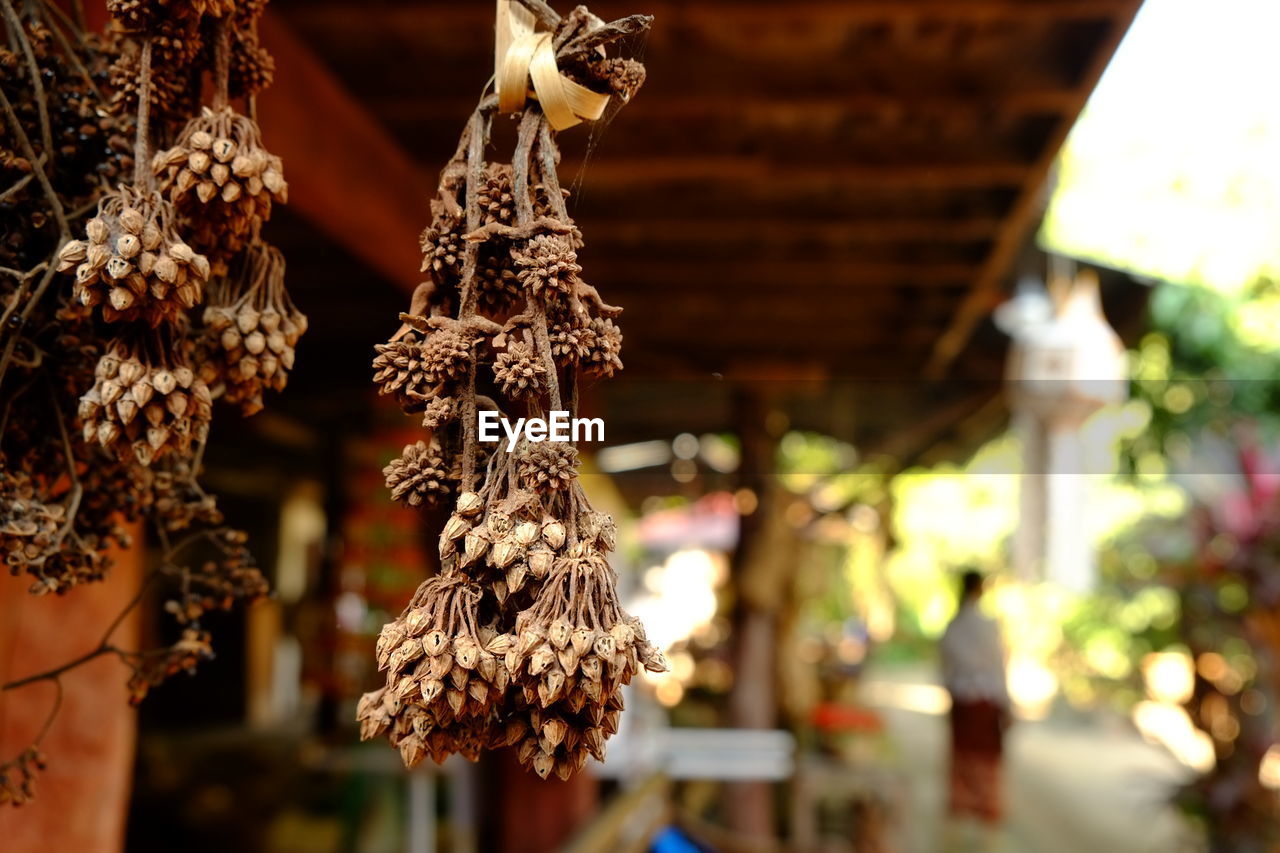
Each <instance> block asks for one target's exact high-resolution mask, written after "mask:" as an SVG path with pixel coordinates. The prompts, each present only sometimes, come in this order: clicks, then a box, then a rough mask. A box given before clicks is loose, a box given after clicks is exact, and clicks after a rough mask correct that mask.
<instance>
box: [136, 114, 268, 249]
mask: <svg viewBox="0 0 1280 853" xmlns="http://www.w3.org/2000/svg"><path fill="white" fill-rule="evenodd" d="M151 166H152V170H153V171H154V172H155V175H156V178H157V179H158V181H159V184H160V189H161V191H162V192H163V193H164V194H165V195H166V196H167V197H168V198H169V200H170V201H172V202H173V203H174V205H175V206H176V207H177V208H178V210H179V211H180V212H182V213H183V214H185V215H187V216H189V217H190V218H191V220H192V222H193V224H194V226H195V231H194V232H193V234H192V242H194V243H195V245H196V246H197V247H199V248H201V249H203V250H205V251H208V252H209V253H210V254H214V255H217V256H219V257H225V256H226V255H228V254H231V253H234V252H237V251H239V250H240V249H241V248H243V247H244V245H245V242H246V241H247V240H248V238H249V237H250V235H251V234H252V233H253V232H254V229H255V227H256V226H258V225H260V224H261V223H263V222H265V221H266V220H268V219H270V218H271V205H272V202H273V201H278V202H280V203H281V204H283V203H284V202H285V201H286V200H287V199H288V195H289V185H288V183H286V182H285V179H284V169H283V166H282V165H281V162H280V158H279V157H277V156H275V155H274V154H271V153H270V152H268V151H267V150H266V149H265V148H263V147H262V138H261V134H260V132H259V130H258V126H257V124H255V123H254V121H253V120H252V119H250V118H248V117H246V116H242V115H240V114H238V113H236V112H235V111H233V110H232V109H231V108H230V107H226V108H223V109H221V110H218V111H216V112H215V111H213V110H211V109H209V108H208V107H205V108H204V110H203V112H202V114H201V115H200V117H199V118H195V119H192V120H191V121H190V122H189V123H188V124H187V126H186V127H185V128H183V131H182V133H181V135H179V136H178V140H177V142H176V144H175V145H174V146H173V147H172V148H169V149H167V150H165V151H159V152H157V153H156V155H155V157H154V158H153V160H152V163H151Z"/></svg>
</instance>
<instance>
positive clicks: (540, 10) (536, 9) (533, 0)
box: [516, 0, 560, 30]
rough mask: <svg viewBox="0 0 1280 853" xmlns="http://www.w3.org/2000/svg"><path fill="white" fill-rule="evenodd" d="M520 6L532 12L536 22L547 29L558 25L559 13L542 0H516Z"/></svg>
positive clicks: (552, 28)
mask: <svg viewBox="0 0 1280 853" xmlns="http://www.w3.org/2000/svg"><path fill="white" fill-rule="evenodd" d="M516 2H517V3H519V4H520V5H521V6H523V7H525V8H526V9H528V10H529V11H530V12H532V13H533V16H534V17H535V18H537V19H538V23H539V24H541V25H542V26H543V27H545V28H546V29H548V30H554V29H555V28H556V27H558V26H560V13H559V12H557V11H556V10H555V9H552V8H551V7H550V6H548V5H547V4H546V3H544V2H543V0H516Z"/></svg>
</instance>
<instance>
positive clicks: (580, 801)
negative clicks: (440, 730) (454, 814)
mask: <svg viewBox="0 0 1280 853" xmlns="http://www.w3.org/2000/svg"><path fill="white" fill-rule="evenodd" d="M483 769H484V771H485V776H486V778H485V780H484V782H485V784H484V790H485V799H486V801H487V802H489V803H492V804H494V809H493V811H494V812H496V814H490V815H486V816H484V817H482V819H481V820H482V824H481V826H480V842H481V846H480V849H482V850H492V851H494V853H547V851H551V850H559V849H560V848H561V847H562V846H563V845H564V844H565V842H566V841H568V840H569V839H570V838H571V837H572V836H573V835H574V834H575V833H576V832H578V831H579V830H580V829H581V828H582V827H583V826H584V825H585V824H586V822H587V821H588V820H590V819H591V816H592V815H594V814H595V811H596V807H597V806H598V805H599V802H600V792H599V788H600V786H599V783H598V782H597V781H596V779H595V778H594V777H593V776H592V775H591V773H590V772H589V771H587V770H582V771H579V772H578V773H576V774H574V775H573V776H571V777H570V778H569V780H568V781H567V782H562V781H560V780H559V779H557V778H555V777H554V776H552V777H551V778H550V779H546V780H543V779H539V778H538V777H537V776H536V775H534V774H533V773H532V772H530V771H528V770H525V769H524V768H523V767H521V766H520V764H519V763H518V762H517V761H516V756H515V750H513V749H504V750H500V751H499V752H496V753H493V754H492V755H487V756H485V758H484V765H483Z"/></svg>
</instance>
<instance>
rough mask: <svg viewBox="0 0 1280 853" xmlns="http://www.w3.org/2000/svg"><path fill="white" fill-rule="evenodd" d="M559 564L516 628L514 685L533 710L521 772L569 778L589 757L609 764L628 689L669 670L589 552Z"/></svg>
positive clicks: (601, 562)
mask: <svg viewBox="0 0 1280 853" xmlns="http://www.w3.org/2000/svg"><path fill="white" fill-rule="evenodd" d="M571 550H572V553H571V554H570V555H568V556H564V557H560V558H559V559H557V560H556V561H555V564H554V566H553V567H552V569H551V575H550V577H548V579H547V581H546V583H545V584H544V586H543V589H542V591H541V593H539V596H538V600H537V602H536V603H535V604H534V606H533V607H531V608H529V609H528V610H526V611H523V612H522V613H521V614H520V616H519V617H518V618H517V620H516V640H517V642H516V645H515V650H514V654H512V655H509V656H508V659H507V665H508V668H509V669H510V670H511V680H512V682H513V683H514V684H515V685H516V687H517V688H518V689H519V690H521V691H522V698H523V700H524V702H525V704H526V705H527V706H528V707H529V709H530V724H531V725H530V734H529V736H528V737H526V738H525V739H524V740H523V741H522V742H521V743H520V746H519V753H518V756H519V759H520V761H521V763H522V764H525V765H526V766H529V767H532V768H533V770H534V771H535V772H536V773H537V774H538V775H539V776H542V777H544V778H545V777H546V776H547V775H548V774H550V773H551V772H553V771H554V772H555V773H556V774H557V775H558V776H560V777H561V778H562V779H563V778H568V776H569V775H570V774H572V773H573V772H574V771H576V770H578V769H579V768H581V767H582V765H583V764H584V763H585V762H586V760H587V756H589V755H590V756H593V757H595V758H596V759H597V760H603V759H604V743H605V740H606V739H607V738H608V737H609V735H610V734H613V733H614V732H616V731H617V718H618V714H619V713H620V712H621V711H622V709H623V702H622V692H621V691H622V687H623V686H624V685H626V684H628V683H629V682H630V681H631V679H632V677H633V676H634V675H635V674H636V673H638V672H639V671H640V670H641V669H644V668H647V669H650V670H653V671H655V672H662V671H664V670H666V668H667V664H666V661H665V659H664V658H663V657H662V654H661V653H660V652H658V651H657V650H656V649H655V648H653V646H651V645H649V642H648V639H647V638H646V636H645V633H644V628H643V626H642V625H641V624H640V622H639V620H638V619H635V618H634V617H631V616H627V615H626V614H625V613H623V612H622V610H621V608H619V607H618V604H617V600H616V597H615V595H614V592H613V588H614V586H615V585H616V583H617V579H616V577H615V575H614V572H613V570H612V569H611V568H610V567H609V564H608V563H607V562H606V561H605V559H604V558H603V557H602V556H601V555H600V553H599V552H598V551H597V550H596V549H595V548H594V547H593V546H590V545H584V544H580V545H579V546H577V547H575V548H573V549H571Z"/></svg>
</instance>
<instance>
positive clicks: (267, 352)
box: [0, 0, 306, 803]
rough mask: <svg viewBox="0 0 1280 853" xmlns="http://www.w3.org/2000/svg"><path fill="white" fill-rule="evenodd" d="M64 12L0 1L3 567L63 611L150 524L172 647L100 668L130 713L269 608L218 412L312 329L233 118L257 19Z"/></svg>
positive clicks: (193, 10) (3, 775) (17, 794)
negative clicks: (212, 640) (207, 95)
mask: <svg viewBox="0 0 1280 853" xmlns="http://www.w3.org/2000/svg"><path fill="white" fill-rule="evenodd" d="M61 5H63V4H58V3H51V2H23V3H19V2H16V0H0V12H2V13H3V27H4V30H5V36H6V38H5V40H4V42H3V43H4V45H5V46H4V47H0V71H2V73H0V113H2V120H0V211H2V212H3V213H4V215H5V216H6V220H5V221H6V228H5V229H4V233H3V235H2V236H0V423H3V424H4V428H3V431H2V432H0V556H3V558H4V561H5V564H6V565H7V566H8V567H9V570H10V571H11V572H12V573H13V574H14V575H20V574H26V575H28V576H29V577H30V578H31V580H32V584H31V587H30V589H31V592H32V593H35V594H44V593H50V592H55V593H63V592H66V591H68V590H70V589H71V588H72V587H75V586H77V585H80V584H86V583H90V582H93V581H97V580H100V579H102V578H103V577H104V575H105V574H106V572H107V571H108V570H109V568H110V565H111V560H110V558H109V556H108V555H109V553H110V551H111V550H112V549H113V548H116V547H121V546H126V545H128V544H129V537H128V536H127V535H126V532H125V531H126V529H127V528H126V526H125V525H126V524H127V523H129V522H135V521H143V520H145V521H147V522H149V523H150V525H151V529H152V531H153V535H154V537H155V540H154V544H155V545H157V546H158V547H159V549H160V550H161V552H162V553H161V557H160V560H159V562H158V564H157V565H156V567H155V568H154V569H153V570H152V571H153V572H154V573H155V574H156V575H157V576H158V577H159V579H160V581H161V584H162V586H163V587H164V588H166V589H168V590H169V595H168V600H167V601H166V604H165V608H166V611H167V612H168V613H169V614H170V615H171V616H172V618H173V619H174V620H175V621H177V622H178V623H180V624H181V625H182V628H183V636H182V637H181V639H179V640H178V641H177V642H175V643H174V644H173V645H171V646H168V647H166V648H161V649H151V650H145V651H132V650H124V649H121V648H120V647H119V646H117V645H116V644H115V643H114V642H110V639H111V638H110V636H108V638H107V639H104V641H103V645H102V648H101V649H100V650H99V651H98V652H97V653H96V654H112V655H115V656H116V657H118V658H119V659H121V660H122V661H124V662H125V663H126V664H127V665H128V666H129V668H130V671H131V673H132V675H131V677H130V681H129V691H130V696H131V697H132V698H133V699H134V700H138V699H141V698H142V697H143V696H144V695H145V694H146V692H147V690H148V689H149V688H150V687H151V686H153V685H155V684H157V683H159V682H160V681H161V680H163V679H164V678H166V677H167V676H169V675H171V674H173V673H175V672H179V671H184V670H188V669H191V668H192V667H194V666H195V665H196V663H197V662H198V661H199V660H201V659H203V658H205V657H208V655H209V654H210V653H211V650H210V647H209V638H208V635H207V633H206V632H205V631H204V630H203V629H202V628H201V626H200V620H201V617H202V614H203V613H205V612H206V611H208V610H212V609H224V608H227V607H230V606H232V605H233V604H234V603H236V602H238V601H247V600H252V599H254V598H257V597H260V596H261V595H263V594H264V593H265V591H266V582H265V580H264V578H263V576H262V574H261V572H259V571H258V569H257V568H256V567H255V566H254V564H253V559H252V556H251V555H250V554H249V552H248V550H247V549H246V548H245V544H244V540H245V536H244V534H243V533H241V532H239V531H237V530H234V529H231V528H228V527H225V526H224V524H223V518H222V515H221V513H220V512H219V511H218V508H217V502H216V499H215V497H214V496H213V495H211V494H209V493H207V492H205V491H204V489H203V488H202V487H201V485H200V483H199V482H198V480H197V477H198V476H199V474H200V467H201V464H200V460H201V459H202V457H203V450H204V446H205V442H206V440H207V437H208V433H209V424H210V418H211V416H212V412H213V403H214V400H215V398H217V397H219V396H225V397H226V399H227V400H228V401H230V402H232V403H234V404H236V405H237V406H239V407H240V408H241V410H242V411H243V412H245V413H251V412H253V411H256V410H257V409H258V408H260V407H261V404H262V401H261V396H262V390H263V389H264V388H268V387H269V388H273V389H276V390H279V389H281V388H282V387H283V386H284V383H285V377H286V376H287V375H288V371H289V368H290V367H291V366H292V364H293V351H294V350H293V348H294V346H295V345H296V343H297V340H298V336H299V335H300V334H301V333H302V332H303V331H304V330H305V328H306V320H305V318H304V317H302V315H301V314H300V313H299V312H298V311H297V309H296V308H294V307H293V303H292V302H291V301H290V300H289V298H288V295H287V294H286V293H285V291H284V287H283V283H282V279H283V273H284V262H283V259H282V258H281V257H280V254H279V252H278V251H276V250H275V249H272V248H270V247H269V246H267V245H266V244H264V243H263V242H262V241H261V239H260V237H259V234H260V227H261V223H262V222H263V221H265V220H266V219H267V217H268V216H269V215H270V212H271V207H272V205H273V203H276V202H282V201H284V200H285V194H286V185H285V182H284V176H283V170H282V168H281V163H280V160H279V158H278V157H274V156H272V155H271V154H270V153H268V152H267V151H266V150H265V149H264V148H263V146H262V142H261V137H260V134H259V132H258V129H257V126H256V124H255V123H254V122H253V121H251V120H250V119H248V118H245V117H244V116H243V115H240V114H238V113H237V112H235V111H234V110H233V108H232V101H231V98H232V97H237V98H246V99H252V97H253V96H254V95H255V94H256V93H257V91H258V90H260V89H261V88H262V87H263V86H264V85H266V84H267V83H269V82H270V79H271V72H272V63H271V59H270V56H268V55H267V54H266V53H265V51H263V50H262V48H261V47H260V46H259V44H258V38H257V22H258V18H259V17H260V16H261V14H262V11H263V7H264V6H265V0H107V7H108V11H109V12H110V13H111V14H112V16H113V20H112V21H111V22H110V24H109V25H108V28H107V31H106V32H105V33H102V34H97V33H88V32H85V31H84V30H83V29H82V28H81V27H80V26H79V25H77V24H76V23H75V21H74V16H70V15H67V14H66V13H65V12H64V11H63V10H62V9H61V8H60V6H61ZM206 74H207V75H210V76H211V77H212V83H213V85H212V87H210V88H211V91H213V93H214V95H213V101H212V104H211V105H210V107H208V108H204V109H202V108H201V106H200V103H199V97H200V93H201V91H202V90H203V87H202V82H203V80H204V77H205V75H206ZM244 110H245V112H247V113H249V114H253V109H252V105H251V104H245V105H244ZM157 145H161V146H169V147H168V148H166V149H165V150H163V151H162V152H161V153H160V154H158V155H156V156H155V158H153V157H152V156H151V151H152V150H154V148H155V147H156V146H157ZM9 225H11V226H12V227H9ZM77 238H78V239H77ZM205 305H207V306H208V307H209V310H208V311H203V312H202V307H203V306H205ZM228 316H230V318H231V323H226V322H224V321H225V319H226V318H227V317H228ZM202 319H203V323H202V322H201V321H202ZM228 326H230V327H233V328H236V329H237V335H236V336H234V338H233V336H232V335H229V334H227V333H226V332H227V329H228ZM215 327H217V328H215ZM171 536H174V537H175V538H174V539H172V540H171V539H170V537H171ZM197 549H203V553H200V552H198V551H197ZM186 563H190V565H184V564H186ZM139 598H141V596H140V597H139ZM135 603H136V601H135ZM130 606H133V605H130ZM115 624H119V620H117V621H116V623H115ZM94 656H95V655H90V656H88V657H86V658H84V660H88V659H91V658H92V657H94ZM76 665H78V664H77V663H74V662H73V663H72V664H70V665H69V666H67V667H58V668H55V669H52V670H50V671H49V672H46V673H37V674H35V675H31V676H28V677H24V678H21V679H18V680H16V681H13V682H9V683H6V684H3V685H0V691H8V690H16V689H18V688H21V687H23V686H26V685H27V684H33V683H38V682H39V681H42V680H47V681H54V682H57V681H58V680H59V679H60V678H61V677H62V674H63V673H64V672H65V671H66V670H67V669H69V668H71V667H72V666H76ZM4 701H8V698H7V696H6V698H4V699H0V702H4ZM53 713H56V706H55V708H54V711H53ZM50 719H51V720H52V713H51V717H50ZM44 730H45V731H47V730H48V726H45V729H44ZM37 745H38V744H36V745H33V746H32V747H31V748H30V749H28V750H26V751H25V752H23V753H21V754H20V755H19V756H17V757H16V758H13V759H11V760H9V761H5V760H4V758H5V757H4V756H0V803H5V802H11V803H21V802H24V801H25V800H27V799H30V797H31V796H32V795H33V793H34V779H35V770H37V769H39V767H40V766H41V765H42V761H43V759H39V760H37V758H38V757H39V756H40V751H39V750H38V749H37V748H36V746H37Z"/></svg>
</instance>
